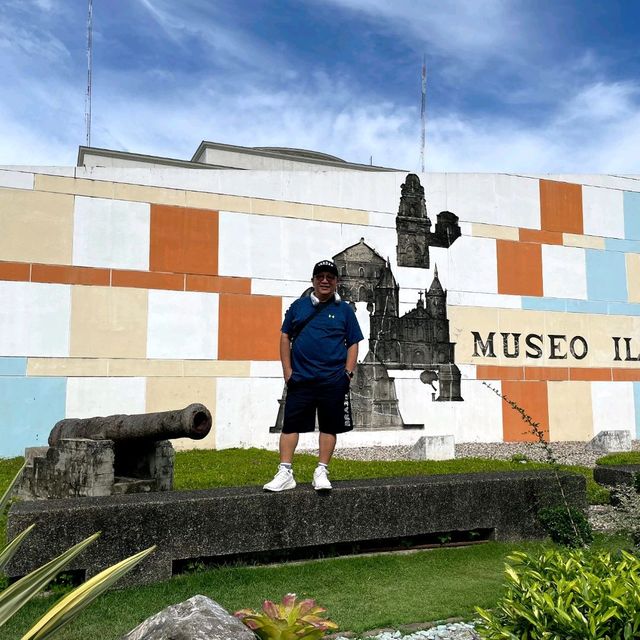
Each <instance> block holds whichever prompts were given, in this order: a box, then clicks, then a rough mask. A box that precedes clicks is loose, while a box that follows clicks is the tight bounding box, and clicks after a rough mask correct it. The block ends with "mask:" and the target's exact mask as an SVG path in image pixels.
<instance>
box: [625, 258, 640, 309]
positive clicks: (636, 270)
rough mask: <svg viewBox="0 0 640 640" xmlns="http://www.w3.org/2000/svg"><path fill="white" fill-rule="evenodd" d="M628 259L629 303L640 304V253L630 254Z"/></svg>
mask: <svg viewBox="0 0 640 640" xmlns="http://www.w3.org/2000/svg"><path fill="white" fill-rule="evenodd" d="M626 258H627V295H628V297H629V302H640V253H628V254H627V256H626Z"/></svg>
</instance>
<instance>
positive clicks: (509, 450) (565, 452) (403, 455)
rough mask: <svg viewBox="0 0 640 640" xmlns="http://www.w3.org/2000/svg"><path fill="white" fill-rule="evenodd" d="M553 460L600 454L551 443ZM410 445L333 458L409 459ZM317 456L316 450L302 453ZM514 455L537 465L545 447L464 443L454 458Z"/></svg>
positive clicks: (587, 463) (637, 447)
mask: <svg viewBox="0 0 640 640" xmlns="http://www.w3.org/2000/svg"><path fill="white" fill-rule="evenodd" d="M548 446H549V448H550V450H551V452H552V454H553V456H554V458H555V459H556V460H557V461H558V462H559V463H561V464H569V465H580V466H584V467H595V464H596V460H597V459H598V458H600V457H602V455H603V454H602V453H595V452H593V451H590V450H589V449H587V448H586V443H584V442H552V443H551V444H549V445H548ZM632 449H633V450H634V451H640V440H633V442H632ZM410 451H411V447H410V446H395V447H360V448H348V449H341V448H340V447H338V448H337V449H336V452H335V453H334V457H336V458H347V459H349V460H409V452H410ZM304 453H310V454H314V455H317V454H318V450H317V449H315V450H314V449H312V450H307V451H304ZM514 455H523V456H526V457H527V459H529V460H532V461H536V462H546V461H547V460H548V454H547V449H546V447H544V446H542V445H541V444H539V443H537V442H466V443H462V444H457V445H456V458H494V459H496V460H510V459H511V458H512V456H514Z"/></svg>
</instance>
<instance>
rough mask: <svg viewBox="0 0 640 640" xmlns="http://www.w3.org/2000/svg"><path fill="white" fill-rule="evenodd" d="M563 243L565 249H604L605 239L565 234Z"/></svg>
mask: <svg viewBox="0 0 640 640" xmlns="http://www.w3.org/2000/svg"><path fill="white" fill-rule="evenodd" d="M562 242H563V244H564V246H565V247H583V248H584V249H604V248H605V247H604V238H598V237H597V236H582V235H579V234H575V233H563V234H562Z"/></svg>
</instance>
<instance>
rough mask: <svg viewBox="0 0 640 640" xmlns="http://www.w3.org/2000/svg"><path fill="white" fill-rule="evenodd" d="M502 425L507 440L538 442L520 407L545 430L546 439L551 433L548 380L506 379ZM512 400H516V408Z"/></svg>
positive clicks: (503, 385)
mask: <svg viewBox="0 0 640 640" xmlns="http://www.w3.org/2000/svg"><path fill="white" fill-rule="evenodd" d="M502 394H503V396H504V397H505V399H506V400H505V401H504V402H503V404H502V427H503V434H504V441H505V442H538V437H537V436H536V435H535V434H534V433H533V428H532V426H531V425H530V424H529V423H528V422H526V421H525V420H523V417H522V414H521V413H520V411H519V410H518V407H519V408H520V409H522V410H523V411H524V413H525V414H527V415H529V416H530V417H531V420H532V421H533V422H534V423H538V428H539V429H540V430H541V431H542V432H543V434H544V436H545V439H548V433H549V408H548V405H547V383H546V382H519V381H511V380H505V381H504V382H503V383H502ZM509 401H510V402H514V403H515V404H516V407H515V408H514V407H513V406H512V405H511V404H509Z"/></svg>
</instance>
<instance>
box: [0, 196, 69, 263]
mask: <svg viewBox="0 0 640 640" xmlns="http://www.w3.org/2000/svg"><path fill="white" fill-rule="evenodd" d="M72 245H73V196H70V195H63V194H57V193H40V192H37V191H27V190H24V189H0V256H2V259H3V260H15V261H17V262H44V263H49V264H71V257H72V256H71V254H72Z"/></svg>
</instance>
